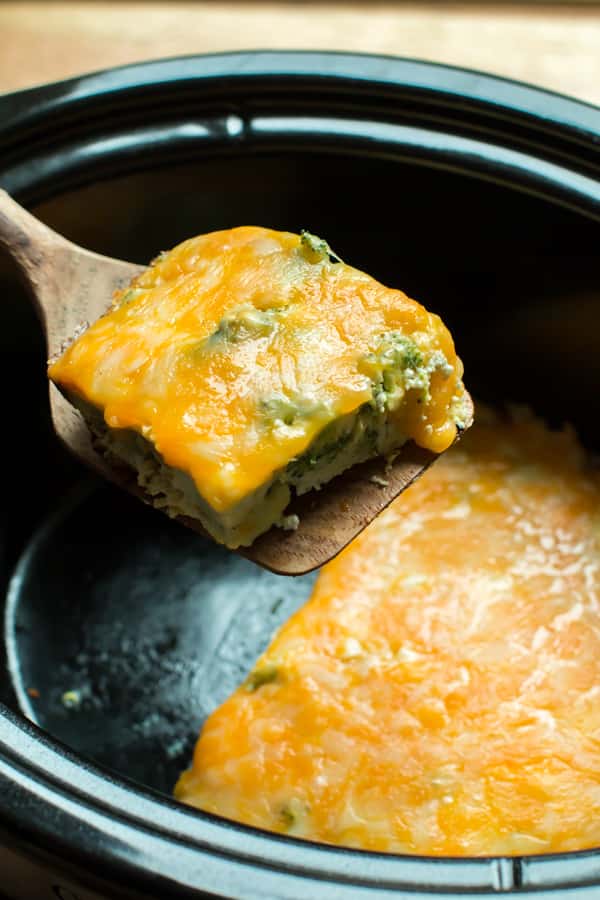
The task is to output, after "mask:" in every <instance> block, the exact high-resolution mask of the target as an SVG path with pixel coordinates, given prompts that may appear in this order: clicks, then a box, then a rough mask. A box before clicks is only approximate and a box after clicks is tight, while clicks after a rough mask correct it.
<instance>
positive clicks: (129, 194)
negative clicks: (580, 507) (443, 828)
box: [0, 53, 600, 900]
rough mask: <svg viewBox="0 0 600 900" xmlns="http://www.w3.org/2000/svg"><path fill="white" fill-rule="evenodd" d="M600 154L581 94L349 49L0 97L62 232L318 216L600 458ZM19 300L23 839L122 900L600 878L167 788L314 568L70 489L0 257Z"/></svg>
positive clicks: (485, 387)
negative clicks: (347, 847)
mask: <svg viewBox="0 0 600 900" xmlns="http://www.w3.org/2000/svg"><path fill="white" fill-rule="evenodd" d="M50 122H52V128H49V123H50ZM599 142H600V112H599V111H598V110H594V109H593V108H591V107H588V106H585V105H584V104H578V103H576V102H574V101H570V100H567V99H565V98H559V97H556V96H555V95H551V94H547V93H545V92H541V91H535V90H533V89H530V88H527V87H524V86H520V85H515V84H513V83H510V82H505V81H502V80H499V79H494V78H489V77H487V76H482V75H480V74H478V73H467V72H461V71H459V70H453V69H448V68H445V67H439V66H429V65H426V64H422V63H415V62H411V61H408V62H406V61H400V60H390V59H376V58H361V57H351V56H347V55H340V54H331V55H328V54H324V55H323V54H293V53H291V54H285V53H284V54H276V53H275V54H268V53H259V54H232V55H230V56H217V57H208V58H195V59H187V60H180V61H168V62H164V63H158V64H148V65H144V66H139V67H129V68H127V69H124V70H117V71H113V72H109V73H100V74H98V75H93V76H89V77H88V78H84V79H78V80H75V81H73V82H67V83H65V84H63V85H54V86H49V87H48V88H43V89H40V90H36V91H32V92H29V91H28V92H23V93H22V94H19V95H13V96H12V97H4V98H0V185H2V186H3V187H6V188H8V189H9V190H12V191H13V192H14V193H15V194H16V195H18V198H20V199H21V200H23V201H24V202H27V203H29V204H30V205H31V206H32V207H33V208H34V209H35V211H36V212H37V213H38V214H39V215H40V217H41V218H43V219H44V220H45V221H47V222H48V223H49V224H51V225H52V226H53V227H55V228H57V229H58V230H59V231H62V232H63V233H65V234H66V235H67V236H68V237H71V238H72V239H74V240H76V241H77V242H79V243H81V244H83V245H85V246H88V247H90V248H91V249H94V250H97V251H100V252H103V253H108V254H110V255H115V256H122V257H124V258H128V259H132V260H136V261H140V262H144V261H147V260H148V259H149V258H150V257H152V256H153V255H154V254H155V253H156V252H157V251H158V250H161V249H164V248H165V247H169V246H172V245H173V244H174V243H175V242H176V241H178V240H180V239H182V238H184V237H186V236H189V235H190V234H192V233H198V232H201V231H203V230H211V229H214V228H219V227H227V226H231V225H234V224H240V223H243V222H246V223H260V224H267V225H271V226H272V227H275V228H289V229H291V230H299V229H300V228H302V227H306V228H309V229H310V230H312V231H315V232H316V233H322V234H323V235H324V236H326V237H327V238H328V239H329V240H330V241H331V242H332V243H333V244H334V246H335V248H336V250H337V251H338V252H339V253H340V254H341V255H342V257H344V258H347V259H349V260H351V261H352V262H353V263H354V264H356V265H358V266H360V267H362V268H366V269H368V270H369V271H371V272H372V273H373V274H374V275H376V276H377V277H379V278H380V279H381V280H383V281H387V282H389V283H394V284H398V285H399V286H401V287H402V288H403V289H405V290H406V291H407V292H409V293H411V294H413V295H414V296H416V297H417V298H418V299H421V300H422V301H423V302H424V303H426V304H427V305H428V306H429V307H430V308H432V309H434V310H436V311H438V312H439V313H440V314H441V315H442V316H443V317H444V318H445V319H446V320H447V321H448V323H449V325H450V327H451V328H452V330H453V332H454V333H455V336H456V338H457V343H458V349H459V352H460V355H461V356H462V357H463V359H464V361H465V367H466V371H467V373H468V378H467V383H468V385H469V388H470V389H471V391H472V392H473V393H475V395H476V396H481V397H483V398H485V399H490V400H492V401H493V400H496V401H501V402H506V401H516V402H526V403H528V404H530V405H532V406H533V407H534V408H535V409H536V410H537V411H539V412H540V413H542V414H543V415H545V416H546V417H547V418H548V419H549V420H550V421H552V422H560V421H563V420H565V419H569V420H570V421H572V422H573V423H574V424H575V425H576V426H577V427H578V429H579V431H580V433H581V435H582V437H583V439H584V441H585V442H586V444H587V445H588V446H589V447H590V448H593V449H599V448H600V429H599V428H598V425H597V422H596V417H595V416H590V415H589V411H590V408H593V407H594V401H595V397H596V396H597V395H598V390H599V388H600V352H599V351H600V338H599V337H598V335H599V333H600V331H599V329H598V316H599V314H598V304H599V302H600V285H599V277H598V276H599V266H598V247H599V246H600V182H599V172H600V161H599V150H598V147H599ZM0 294H1V296H2V298H3V302H2V303H1V304H0V377H1V378H2V383H3V384H4V385H5V386H10V388H11V389H10V390H6V391H5V394H4V410H3V421H4V422H10V428H11V432H10V433H11V434H14V435H16V436H17V438H16V439H15V440H12V441H4V442H3V443H2V449H1V453H2V462H3V471H5V472H10V477H9V478H7V479H6V483H5V486H4V490H3V514H4V516H5V519H6V525H7V526H9V527H5V531H4V535H5V537H4V540H3V544H2V552H3V555H4V562H3V565H4V569H3V577H4V580H5V581H6V580H7V578H8V575H9V573H10V572H11V571H14V566H15V564H16V563H17V560H18V558H19V557H21V563H20V564H19V567H18V569H17V570H16V574H15V576H14V577H13V580H12V585H11V591H10V598H9V603H8V604H7V608H6V611H5V613H6V614H5V618H6V642H7V644H8V647H9V655H10V664H11V672H10V676H11V677H10V678H8V677H7V678H5V679H4V683H2V682H0V693H1V694H2V696H3V697H4V699H5V701H6V702H7V704H8V706H9V707H11V708H12V710H13V712H11V711H9V710H8V709H7V711H6V712H5V713H2V712H0V832H1V831H2V830H4V832H5V840H6V841H7V842H9V843H12V844H16V843H21V844H22V846H23V847H24V848H26V851H27V853H28V854H33V856H34V857H35V858H36V859H37V860H38V861H40V860H41V861H43V862H44V864H45V865H49V866H50V867H51V868H53V869H55V870H56V871H57V872H60V873H61V875H63V874H65V876H66V875H68V876H69V878H70V879H71V881H69V882H68V883H69V884H76V885H81V884H84V885H85V884H87V883H89V885H92V884H93V885H94V886H95V889H96V890H97V891H98V892H100V893H101V894H102V895H103V896H104V895H105V896H118V891H122V892H125V893H127V894H128V895H129V892H134V890H137V891H138V894H141V895H143V896H157V897H167V896H188V895H189V896H208V895H211V896H215V895H220V896H229V897H235V898H237V897H239V898H245V897H256V896H267V897H282V898H283V897H311V898H315V900H318V898H321V897H323V898H328V897H334V896H335V897H339V896H343V897H344V898H345V897H348V898H352V897H354V896H356V897H359V896H361V897H363V896H365V891H367V892H368V896H371V895H372V896H375V897H382V898H383V897H391V896H394V897H399V896H404V892H414V891H418V892H419V893H420V894H421V895H424V894H429V895H431V894H432V893H436V892H439V891H443V892H447V893H449V894H450V895H454V896H462V895H464V892H465V891H468V892H469V893H470V894H471V893H472V895H473V896H477V895H478V894H485V893H488V894H489V893H496V892H498V891H500V892H503V891H511V890H515V891H519V890H520V889H521V888H532V889H533V888H535V889H539V888H556V889H561V890H563V889H564V888H565V887H566V886H567V885H569V886H572V887H576V886H577V887H578V889H580V890H583V886H586V888H585V892H586V893H587V892H588V888H589V891H591V893H592V895H594V896H595V895H596V894H598V891H597V890H596V885H597V884H600V862H599V859H600V857H599V856H598V855H597V854H595V853H584V854H578V855H573V854H571V855H566V856H564V857H555V858H546V859H539V860H536V859H531V860H518V859H516V860H504V859H498V860H495V859H494V860H484V859H482V860H431V859H418V858H400V857H397V858H394V857H381V856H378V855H375V854H365V853H355V852H350V851H344V850H339V849H334V848H327V847H317V846H312V845H308V844H302V843H299V842H297V841H294V840H291V839H281V838H276V837H272V836H268V835H264V834H262V833H260V832H257V831H253V830H251V829H246V828H243V827H241V826H236V825H233V824H231V823H225V822H223V821H221V820H218V819H215V818H212V817H209V816H204V815H201V814H197V813H194V812H191V811H188V810H184V809H183V808H181V807H179V806H177V805H176V804H174V803H173V802H172V801H170V800H169V798H168V796H167V795H166V794H165V793H162V794H160V793H153V791H152V789H155V790H158V791H162V792H165V791H168V790H169V789H170V786H171V784H172V782H173V780H174V777H175V776H176V774H177V772H178V771H179V769H180V768H181V766H182V765H185V763H186V761H187V759H188V758H189V751H190V748H191V746H192V742H193V739H194V738H195V735H196V733H197V729H198V726H199V724H200V721H201V720H202V718H203V717H204V716H205V715H206V713H207V712H208V711H209V710H210V709H211V708H212V706H213V705H214V704H215V703H216V702H219V701H220V700H221V699H222V698H223V696H224V695H225V694H226V693H227V692H228V691H229V690H230V689H231V688H232V687H233V685H234V683H235V682H236V681H238V680H241V678H242V677H243V674H244V672H245V671H247V669H248V668H249V667H250V666H251V664H252V661H253V657H254V656H255V655H256V654H257V653H258V652H259V651H260V649H261V648H262V646H264V643H265V642H266V641H267V640H268V637H269V634H270V632H271V631H272V628H273V627H274V626H275V625H276V624H277V622H279V621H281V620H282V619H283V618H285V617H286V616H287V615H288V614H289V612H290V611H291V610H292V609H293V608H294V607H295V605H297V604H298V603H300V602H302V600H303V598H304V597H305V596H306V593H307V592H308V590H309V587H310V585H309V583H308V581H306V582H305V581H303V580H298V581H294V582H289V581H287V580H286V579H281V578H277V577H276V576H272V575H268V574H267V573H265V572H259V571H258V570H256V569H254V568H253V567H252V566H251V565H250V564H249V563H246V562H244V561H242V560H238V559H237V558H235V559H233V558H230V557H229V555H228V554H226V553H224V552H223V551H220V550H216V549H214V548H212V547H211V546H210V545H208V544H204V543H203V542H201V541H199V539H198V538H196V537H194V536H193V535H190V534H188V533H187V532H184V531H182V530H180V529H178V528H176V527H175V526H171V525H170V524H169V523H168V522H166V521H165V520H164V519H163V518H162V517H159V516H155V515H153V514H152V512H151V511H149V510H147V509H142V508H138V507H137V506H136V505H135V504H133V503H132V501H129V500H127V499H126V498H121V497H118V496H116V495H114V493H113V492H111V491H110V490H109V489H105V488H102V489H99V490H93V489H92V491H91V493H86V490H85V489H83V493H81V492H79V493H78V491H81V490H82V489H80V488H77V487H76V488H75V494H73V493H72V490H73V486H74V485H76V484H77V483H78V482H79V481H80V480H81V479H82V477H84V473H82V472H81V470H80V469H78V467H77V466H76V464H75V463H74V462H73V461H72V460H70V459H69V458H68V457H67V456H66V455H65V454H64V452H63V451H62V450H61V449H60V447H58V445H57V443H56V441H55V440H54V439H53V438H52V435H51V431H50V426H49V418H48V410H47V397H46V385H45V376H44V350H43V345H42V342H41V339H40V335H39V331H38V329H37V323H36V322H35V319H34V317H33V313H32V311H31V309H30V308H29V306H28V305H27V301H26V298H25V297H24V295H23V294H22V292H21V290H20V288H19V286H18V284H17V281H16V279H15V273H14V270H13V269H12V268H11V266H10V265H9V264H7V262H6V261H5V260H3V259H0ZM40 461H41V462H40ZM48 514H50V516H51V518H50V519H49V520H47V524H46V525H44V526H43V527H42V531H41V532H38V537H37V538H36V539H35V540H34V541H33V542H32V541H31V536H32V534H33V532H34V530H35V529H36V528H38V527H39V526H40V523H41V522H42V521H43V520H45V519H46V517H47V516H48ZM27 547H28V548H29V549H26V548H27ZM23 553H25V555H24V556H23V555H22V554H23ZM15 688H16V692H17V695H18V696H15V691H14V689H15ZM28 688H33V689H34V696H33V697H32V696H29V694H28V693H27V689H28ZM65 691H75V692H77V693H78V695H79V700H80V702H79V704H78V705H76V707H75V708H74V707H70V708H68V707H67V706H65V703H64V702H63V694H64V693H65ZM37 693H39V696H37V695H35V694H37ZM19 707H20V708H21V709H24V710H25V711H26V712H28V713H29V714H30V715H31V716H32V717H34V718H36V719H37V720H38V721H39V723H40V724H41V725H42V726H43V728H44V729H45V730H46V731H47V734H44V733H42V732H39V731H37V730H36V729H35V727H34V726H31V725H29V724H27V723H26V722H25V721H24V720H23V719H22V718H21V717H20V716H19V715H18V714H17V713H16V710H18V709H19ZM56 739H58V742H57V741H56ZM60 742H63V743H60ZM67 745H68V749H67ZM128 779H135V780H136V782H137V783H135V782H133V781H129V780H128ZM0 845H1V841H0ZM0 854H1V847H0ZM1 863H2V857H1V855H0V864H1ZM0 869H1V865H0ZM40 883H41V882H40ZM109 885H110V887H109ZM50 889H52V885H51V886H50V888H49V890H50ZM44 890H45V888H44ZM54 895H56V892H54ZM412 895H413V896H414V894H412ZM39 896H40V897H42V896H44V897H45V896H48V892H47V891H46V893H42V892H40V894H39ZM49 896H52V894H49ZM82 896H85V895H82Z"/></svg>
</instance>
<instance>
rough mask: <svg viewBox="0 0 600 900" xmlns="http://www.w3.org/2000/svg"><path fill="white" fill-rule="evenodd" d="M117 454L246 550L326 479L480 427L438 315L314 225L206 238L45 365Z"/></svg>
mask: <svg viewBox="0 0 600 900" xmlns="http://www.w3.org/2000/svg"><path fill="white" fill-rule="evenodd" d="M49 375H50V378H51V379H52V380H53V381H54V382H55V384H56V385H58V386H59V388H60V389H61V390H62V391H63V393H64V394H65V395H66V396H67V397H68V399H69V400H70V401H71V402H72V403H74V404H75V405H76V406H77V407H78V408H79V409H80V411H81V412H82V413H83V415H84V417H85V418H86V420H87V422H88V424H89V426H90V428H91V429H92V431H93V432H94V434H95V435H96V437H97V440H98V441H99V442H100V446H101V447H102V448H103V449H104V450H105V451H106V452H107V453H110V454H112V455H113V456H115V457H117V458H118V459H121V460H124V461H125V462H127V463H128V464H129V465H130V466H132V467H133V468H134V469H135V470H136V472H137V476H138V481H139V484H140V485H141V487H143V488H144V490H145V492H146V493H147V494H148V495H149V496H150V497H152V498H153V502H154V503H155V505H157V506H162V507H163V508H165V509H166V510H167V511H168V512H169V513H170V514H171V515H183V516H188V517H192V518H193V519H196V520H199V521H200V522H201V524H202V525H203V527H204V528H205V529H206V531H208V532H209V533H210V534H211V535H212V536H213V537H214V538H215V539H216V540H217V541H220V542H221V543H224V544H226V545H227V546H229V547H238V546H247V545H249V544H251V543H252V541H253V540H254V539H255V538H256V537H257V536H258V535H259V534H261V533H263V532H265V531H266V530H268V529H269V528H270V527H271V526H272V525H274V524H278V525H282V526H283V527H294V525H295V524H297V523H296V522H295V521H294V517H290V516H286V508H287V506H288V504H289V502H290V498H291V496H292V493H293V492H296V493H298V494H301V493H304V492H306V491H309V490H311V489H312V488H318V487H319V486H320V485H322V484H324V483H325V482H327V481H329V480H330V479H331V478H333V477H334V476H336V475H337V474H339V473H340V472H342V471H343V470H345V469H347V468H349V467H350V466H352V465H354V464H355V463H357V462H362V461H364V460H366V459H369V458H371V457H373V456H376V455H380V454H384V455H385V454H389V453H391V452H393V451H394V450H396V449H397V448H399V447H400V446H401V445H402V444H403V443H405V442H406V441H407V440H409V439H412V440H414V441H415V442H416V443H417V444H419V445H420V446H421V447H425V448H427V449H430V450H432V451H435V452H440V451H443V450H445V449H446V448H447V447H448V446H449V445H450V444H451V443H452V442H453V440H454V438H455V437H456V433H457V429H458V428H461V427H464V426H465V425H466V424H468V420H469V417H470V406H469V404H468V396H467V395H466V394H465V391H464V388H463V385H462V381H461V377H462V365H461V362H460V360H459V359H458V357H457V356H456V353H455V350H454V345H453V342H452V338H451V336H450V334H449V332H448V330H447V329H446V328H445V326H444V325H443V323H442V322H441V320H440V319H439V318H438V316H436V315H433V314H432V313H429V312H427V310H425V309H424V308H423V307H422V306H420V305H419V304H418V303H416V302H415V301H414V300H410V299H409V298H408V297H406V296H405V295H404V294H403V293H401V292H400V291H398V290H392V289H390V288H386V287H384V286H383V285H381V284H379V283H378V282H377V281H375V280H374V279H373V278H371V277H369V276H368V275H365V274H364V273H363V272H359V271H358V270H356V269H353V268H351V267H350V266H348V265H346V264H344V263H343V262H341V261H340V260H339V259H338V258H337V257H336V256H335V255H334V254H333V253H332V252H331V250H330V249H329V247H328V245H327V244H326V243H325V242H324V241H322V240H319V239H318V238H315V237H313V236H311V235H309V234H306V233H304V234H303V235H301V236H299V235H296V234H289V233H285V232H277V231H270V230H268V229H266V228H258V227H242V228H234V229H231V230H229V231H220V232H215V233H213V234H207V235H203V236H201V237H196V238H192V239H191V240H188V241H186V242H184V243H183V244H181V245H179V246H178V247H176V248H175V249H174V250H172V251H171V252H169V253H166V254H163V255H162V256H161V257H159V259H157V260H156V261H155V262H154V264H153V265H152V266H151V267H150V268H149V269H147V270H146V271H145V272H144V273H143V274H142V275H141V276H139V277H138V278H137V279H136V280H135V281H134V282H133V283H132V285H131V287H130V288H129V289H128V290H126V291H123V292H120V293H119V294H118V295H117V296H116V298H115V301H114V306H113V308H112V309H111V311H110V312H109V313H108V314H107V315H105V316H104V317H102V318H101V319H99V320H98V321H97V322H95V323H94V324H93V325H92V326H91V327H90V328H88V329H87V330H86V331H85V332H84V333H83V335H82V336H81V337H79V338H78V339H77V340H76V341H75V342H74V343H73V344H72V345H71V346H70V347H69V348H68V349H67V350H66V352H65V353H64V354H63V355H62V356H61V357H60V358H59V359H58V360H56V361H55V362H53V363H52V364H51V365H50V368H49Z"/></svg>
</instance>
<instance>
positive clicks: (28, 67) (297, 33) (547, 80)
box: [0, 0, 600, 105]
mask: <svg viewBox="0 0 600 900" xmlns="http://www.w3.org/2000/svg"><path fill="white" fill-rule="evenodd" d="M266 47H276V48H282V49H283V48H286V49H287V48H302V49H336V50H355V51H356V50H359V51H365V52H374V53H391V54H394V55H398V56H409V57H415V58H420V59H427V60H435V61H438V62H445V63H452V64H455V65H462V66H467V67H471V68H476V69H482V70H486V71H489V72H493V73H497V74H501V75H505V76H509V77H512V78H517V79H520V80H523V81H529V82H532V83H535V84H539V85H542V86H544V87H548V88H551V89H553V90H556V91H560V92H562V93H567V94H571V95H574V96H577V97H579V98H581V99H584V100H587V101H590V102H592V103H596V104H598V105H600V5H596V4H592V3H587V4H581V5H577V6H572V5H548V4H527V5H526V4H520V5H517V4H504V5H497V4H489V3H487V4H486V3H470V4H466V3H460V4H457V3H444V2H438V3H431V2H429V3H417V2H405V3H402V2H378V0H375V2H372V3H367V2H366V0H363V2H347V0H346V2H344V0H338V2H310V0H304V2H303V0H292V2H290V0H281V2H277V0H196V2H193V0H189V2H181V0H179V2H177V0H176V2H172V3H165V2H158V0H154V2H144V0H137V2H128V0H123V2H112V3H111V2H90V0H88V2H85V0H80V2H52V0H48V2H42V0H37V2H27V0H22V2H10V0H5V2H2V3H1V4H0V92H2V91H10V90H14V89H17V88H22V87H29V86H31V85H34V84H39V83H41V82H44V81H54V80H57V79H60V78H65V77H68V76H71V75H76V74H80V73H82V72H86V71H92V70H95V69H100V68H105V67H107V66H112V65H119V64H122V63H129V62H136V61H139V60H142V59H149V58H152V57H159V56H176V55H179V54H187V53H206V52H214V51H220V50H233V49H251V48H266Z"/></svg>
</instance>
